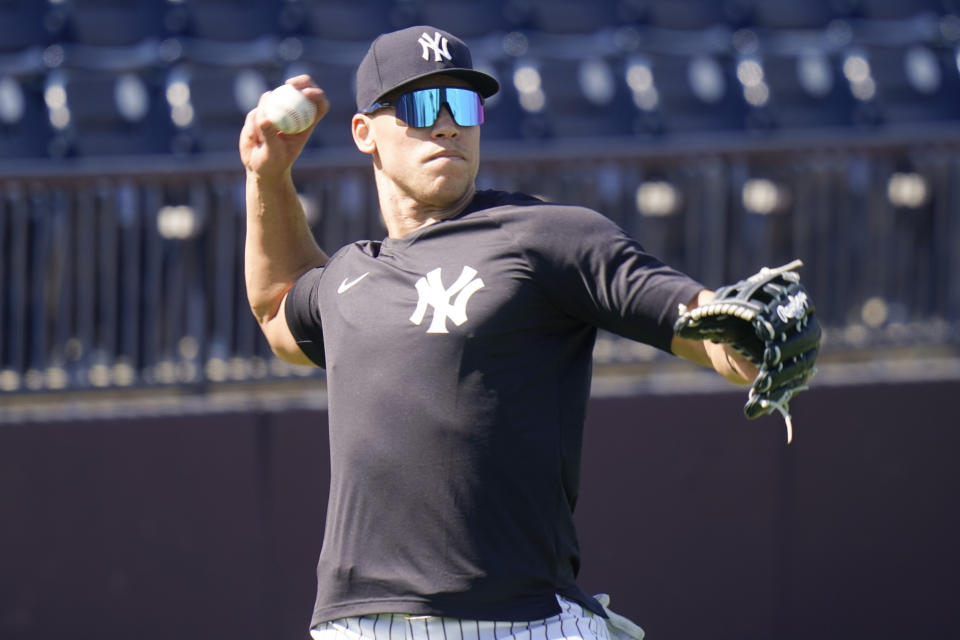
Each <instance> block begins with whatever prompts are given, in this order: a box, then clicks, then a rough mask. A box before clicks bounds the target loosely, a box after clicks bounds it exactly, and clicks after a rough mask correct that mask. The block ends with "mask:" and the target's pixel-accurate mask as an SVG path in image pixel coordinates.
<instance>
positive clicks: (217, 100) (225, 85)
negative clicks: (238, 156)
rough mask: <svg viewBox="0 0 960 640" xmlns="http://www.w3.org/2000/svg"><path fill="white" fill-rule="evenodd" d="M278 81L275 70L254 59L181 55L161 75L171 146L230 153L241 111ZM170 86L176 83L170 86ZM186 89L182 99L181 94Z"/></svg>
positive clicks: (180, 149) (243, 113) (240, 123)
mask: <svg viewBox="0 0 960 640" xmlns="http://www.w3.org/2000/svg"><path fill="white" fill-rule="evenodd" d="M281 82H282V80H281V79H280V77H279V75H278V71H277V70H276V69H273V68H261V67H257V66H254V65H250V66H246V65H230V64H226V62H225V63H224V64H216V63H213V62H209V63H208V62H199V61H192V60H191V61H186V62H184V63H183V64H182V65H180V66H178V67H176V68H174V69H172V70H171V71H170V73H169V75H168V76H167V79H166V84H167V87H168V100H170V98H171V97H173V100H172V101H170V102H169V108H170V117H171V118H172V119H173V121H174V125H175V126H176V128H177V132H178V133H177V134H175V142H174V147H175V149H174V150H175V151H177V152H201V153H210V152H222V153H236V150H237V141H238V140H239V137H240V129H242V128H243V123H244V120H245V118H246V114H247V111H249V110H250V109H252V108H253V107H254V106H256V103H257V100H258V99H259V97H260V95H261V94H262V93H263V92H264V91H267V90H269V89H271V88H273V87H275V86H277V85H279V84H280V83H281ZM171 87H179V88H178V89H176V90H174V91H171ZM184 88H185V89H186V94H187V96H188V99H186V100H183V99H180V98H177V97H175V96H178V95H182V94H183V93H184Z"/></svg>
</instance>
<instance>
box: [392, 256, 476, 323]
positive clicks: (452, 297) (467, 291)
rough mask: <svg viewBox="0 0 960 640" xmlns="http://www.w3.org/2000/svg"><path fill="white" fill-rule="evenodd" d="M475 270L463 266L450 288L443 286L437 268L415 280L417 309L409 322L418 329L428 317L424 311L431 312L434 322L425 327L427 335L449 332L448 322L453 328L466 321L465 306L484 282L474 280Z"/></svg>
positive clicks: (441, 277)
mask: <svg viewBox="0 0 960 640" xmlns="http://www.w3.org/2000/svg"><path fill="white" fill-rule="evenodd" d="M476 275H477V270H476V269H474V268H472V267H467V266H465V267H463V269H462V270H461V271H460V276H459V277H458V278H457V279H456V281H454V283H453V284H452V285H450V287H444V286H443V276H442V274H441V269H440V267H437V268H436V269H434V270H433V271H430V272H429V273H427V275H425V276H424V277H422V278H420V279H419V280H417V285H416V287H417V295H418V296H419V299H418V300H417V308H416V309H415V310H414V312H413V315H412V316H410V322H412V323H413V324H415V325H417V326H420V325H421V323H423V320H424V318H425V317H426V315H427V310H428V309H430V308H432V309H433V320H432V321H431V322H430V326H429V327H427V333H449V331H448V330H447V320H450V321H451V322H453V324H455V325H456V326H458V327H459V326H460V325H462V324H463V323H464V322H466V321H467V303H468V302H469V301H470V297H471V296H472V295H473V294H475V293H476V292H477V291H479V290H480V289H482V288H483V280H482V279H480V278H477V277H475V276H476Z"/></svg>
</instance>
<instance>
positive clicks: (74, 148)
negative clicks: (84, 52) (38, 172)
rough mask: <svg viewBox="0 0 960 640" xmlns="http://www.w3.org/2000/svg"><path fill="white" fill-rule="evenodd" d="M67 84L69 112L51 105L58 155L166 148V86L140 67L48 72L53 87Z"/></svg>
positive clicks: (54, 146)
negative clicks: (62, 112)
mask: <svg viewBox="0 0 960 640" xmlns="http://www.w3.org/2000/svg"><path fill="white" fill-rule="evenodd" d="M52 86H61V87H62V89H63V91H64V92H65V94H64V96H65V100H66V107H67V109H68V112H67V113H68V114H69V118H65V119H60V118H59V117H58V116H57V115H54V114H53V107H52V106H50V105H48V107H49V109H50V110H49V113H50V114H51V116H50V117H51V120H52V121H54V122H55V123H56V125H55V126H54V131H55V135H54V138H53V140H52V142H51V149H50V153H51V155H54V156H64V155H77V156H84V157H91V156H116V155H143V154H151V153H164V152H166V151H167V150H168V148H167V146H168V145H167V134H168V133H169V127H168V126H166V121H165V119H164V112H163V109H162V98H161V96H160V90H161V88H160V86H159V85H158V83H157V82H156V81H155V79H154V78H152V77H151V76H150V75H149V74H148V73H140V72H137V71H134V70H92V69H86V70H81V69H67V70H64V71H63V73H62V74H56V76H55V75H54V74H51V76H50V77H48V89H49V88H50V87H52Z"/></svg>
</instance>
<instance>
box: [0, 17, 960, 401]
mask: <svg viewBox="0 0 960 640" xmlns="http://www.w3.org/2000/svg"><path fill="white" fill-rule="evenodd" d="M958 10H960V7H958V6H956V3H954V2H949V1H947V0H943V1H941V0H922V1H921V0H806V1H804V2H792V1H790V0H724V1H720V0H583V1H580V0H561V1H557V0H495V1H494V2H480V1H476V2H473V1H470V0H450V1H441V0H375V1H373V2H356V1H354V0H322V1H321V0H242V1H237V0H230V1H227V0H129V1H128V0H124V1H121V0H0V250H2V251H0V390H6V391H18V390H20V391H22V390H43V389H49V388H87V387H99V386H117V385H121V386H122V385H126V384H148V385H149V384H180V383H185V382H189V383H193V382H196V381H198V380H205V379H206V380H229V379H241V378H243V379H246V378H250V377H257V376H260V377H270V376H280V377H282V376H285V375H299V374H296V373H292V372H291V370H290V369H289V368H285V367H283V366H281V365H279V364H277V363H275V362H273V360H271V356H270V354H269V352H268V350H267V349H266V348H265V346H264V344H263V341H262V340H261V339H260V338H259V335H258V333H257V330H256V327H255V326H254V324H253V322H252V318H250V317H248V316H249V314H248V313H247V312H246V310H245V298H244V295H243V290H242V284H241V283H240V282H239V280H238V277H239V276H238V274H240V273H241V272H242V269H241V268H240V265H239V261H240V257H239V256H240V255H241V252H239V249H238V247H240V246H241V237H242V209H243V201H242V197H241V195H240V194H241V193H242V175H238V174H237V172H238V169H239V166H238V165H239V163H238V160H237V159H236V138H237V135H238V133H239V130H240V127H241V126H242V123H243V119H244V115H245V113H246V112H247V110H249V109H250V108H251V107H252V106H253V105H254V104H255V102H256V100H257V98H258V97H259V95H260V94H261V93H262V92H263V91H265V90H267V89H269V88H270V87H272V86H275V85H277V84H279V83H281V82H282V81H283V79H284V78H285V77H289V76H290V75H293V74H294V73H300V72H307V73H310V74H312V75H313V76H314V77H315V78H316V79H317V81H318V82H319V83H320V84H321V85H322V86H323V87H324V88H325V89H326V90H327V92H328V94H329V95H330V97H331V112H330V114H329V115H328V117H327V122H325V123H324V125H322V126H321V127H318V129H317V131H316V133H315V134H314V136H313V138H312V139H311V141H310V143H309V146H308V147H307V150H306V152H305V155H304V157H303V159H302V161H301V163H300V164H299V165H298V167H302V170H301V174H302V175H303V176H304V178H305V179H307V178H309V181H308V184H304V197H305V199H306V200H308V201H309V204H310V205H311V206H312V207H313V209H314V210H315V213H316V218H315V219H314V220H313V224H314V228H315V229H316V231H317V233H318V235H322V237H323V238H324V240H325V243H329V244H331V245H332V244H338V243H343V242H348V241H351V240H353V239H356V238H357V237H360V236H362V235H377V234H380V233H382V229H381V227H380V226H379V221H378V218H377V214H376V210H375V206H374V205H373V201H372V199H371V197H370V188H371V187H370V184H369V180H368V176H367V171H368V169H367V168H366V167H365V166H364V165H363V161H362V158H358V157H357V154H356V152H355V150H353V149H352V141H351V138H350V133H349V119H350V117H351V116H352V114H353V111H354V104H353V98H352V96H353V73H354V69H355V66H356V64H357V63H358V62H359V60H360V58H361V57H362V55H363V53H364V51H365V50H366V48H367V46H368V44H369V42H370V40H371V39H372V38H373V37H375V36H376V35H377V34H378V33H381V32H383V31H386V30H391V29H394V28H400V27H405V26H409V25H414V24H434V25H436V26H439V27H442V28H447V29H449V30H451V31H453V32H455V33H458V34H460V35H461V36H462V37H464V38H465V39H466V40H467V41H468V42H469V43H470V44H471V47H472V49H473V51H474V57H475V63H476V64H477V66H478V67H481V68H483V69H485V70H487V71H489V72H490V73H493V74H494V75H496V76H497V77H498V79H499V80H500V82H501V85H502V91H501V93H500V95H498V96H496V97H495V98H494V99H491V100H490V101H489V102H488V105H487V123H486V124H485V125H484V137H485V141H486V142H485V144H488V145H489V154H488V158H489V160H490V164H489V167H490V168H489V169H487V168H485V169H484V170H483V172H482V173H481V182H482V183H483V186H498V187H503V188H517V189H524V190H528V191H531V192H534V193H541V194H546V195H549V196H551V197H555V198H560V199H569V200H571V201H577V202H582V203H584V204H587V205H591V206H596V207H597V208H598V209H600V210H602V211H604V212H605V213H607V214H608V215H610V216H611V217H612V218H614V219H615V220H617V221H618V222H619V223H621V224H622V225H623V226H624V227H625V228H627V229H628V230H629V231H630V232H631V233H636V234H638V235H639V236H641V237H643V238H645V239H647V241H648V242H649V243H650V244H651V248H652V249H656V250H658V251H660V252H661V253H662V254H663V255H664V256H666V257H669V258H670V259H671V260H675V261H676V262H677V263H678V264H679V265H680V266H683V267H686V268H688V269H689V270H691V272H693V273H695V274H696V275H700V276H701V277H705V278H706V277H711V278H717V279H720V278H721V277H727V278H729V277H732V276H734V275H736V274H740V273H743V272H744V271H748V270H750V269H751V268H753V267H755V266H758V264H759V263H766V262H770V261H777V260H784V261H785V260H786V259H789V258H791V257H794V255H795V254H808V255H809V256H810V258H809V262H810V264H811V267H810V274H809V276H810V279H811V282H812V287H813V288H814V289H815V290H816V289H818V288H819V289H821V291H822V292H821V293H820V296H821V299H822V300H824V302H825V303H826V304H825V305H824V310H823V315H824V317H825V319H826V320H827V322H828V324H829V325H830V326H832V327H833V328H834V329H835V331H834V332H833V333H832V336H833V340H832V344H833V345H835V347H834V348H837V349H839V348H841V347H843V346H844V345H852V346H856V345H859V344H863V342H864V340H874V341H880V342H883V341H887V342H891V343H895V344H912V343H913V342H916V341H921V342H928V343H933V344H949V345H954V344H956V342H957V340H958V338H957V335H958V333H960V285H958V282H960V274H958V272H957V267H956V264H955V263H956V259H955V258H953V257H952V255H953V254H954V253H955V250H953V249H951V247H954V248H955V246H957V245H956V244H955V243H956V242H957V241H958V240H960V237H958V233H960V232H958V231H957V225H956V223H955V222H952V217H951V215H952V214H951V209H950V206H951V204H952V203H953V202H955V201H956V199H957V197H958V195H960V194H958V192H957V189H958V187H957V186H956V185H955V184H954V183H955V182H956V181H955V180H951V179H950V178H951V176H952V175H953V172H955V162H956V161H955V160H954V159H953V155H952V150H953V148H954V147H953V145H956V143H957V141H958V140H960V134H958V131H960V99H958V98H960V71H958V59H960V58H958V47H960V13H958ZM584 159H586V160H584ZM485 166H486V165H485ZM901 175H905V176H907V179H905V180H901V181H899V182H896V180H895V178H896V176H901ZM911 176H912V177H911ZM758 180H760V182H758ZM911 180H912V182H911ZM645 182H656V185H657V186H656V187H655V188H654V189H650V190H646V191H644V192H643V196H642V198H648V197H653V196H651V194H654V196H657V197H660V198H664V197H672V198H674V200H669V202H674V203H675V206H672V207H668V206H663V202H662V201H660V204H657V203H656V202H655V203H654V204H653V205H650V203H646V204H644V205H643V206H641V204H640V200H641V195H640V191H639V187H640V186H641V185H642V184H644V183H645ZM894 182H896V185H898V186H897V187H896V189H894V187H893V186H892V185H894ZM771 185H772V187H771ZM671 189H673V191H671ZM762 189H767V191H762ZM891 189H892V190H893V191H896V192H897V193H900V192H901V191H902V192H903V194H905V195H906V196H911V194H912V195H913V196H914V198H913V200H911V199H910V198H909V197H906V199H900V200H896V199H891V198H892V197H893V196H892V195H891V193H892V191H891ZM897 189H900V191H897ZM911 189H912V191H911ZM758 190H759V191H758ZM747 191H750V193H754V192H756V193H761V194H762V193H768V192H769V193H771V194H773V196H777V197H779V198H780V200H781V203H780V204H779V205H778V206H775V207H771V208H770V209H769V210H766V211H757V210H756V206H754V205H751V206H754V208H750V207H748V206H746V205H744V201H745V198H746V195H745V194H746V193H747ZM671 193H673V195H672V196H671V195H670V194H671ZM778 194H779V195H778ZM918 194H919V195H918ZM911 203H913V204H911ZM761 209H762V207H761ZM161 212H162V213H163V215H162V216H161V215H160V213H161ZM658 212H659V213H658ZM178 216H179V217H178ZM851 221H856V222H855V223H854V222H851ZM87 225H92V226H87ZM164 225H166V226H164ZM177 225H180V226H179V227H178V226H177ZM184 228H185V229H187V230H188V231H189V232H183V233H181V232H180V231H177V229H184ZM861 228H865V229H869V230H870V231H871V234H870V236H869V237H870V239H871V244H870V246H867V245H866V244H865V242H866V241H865V240H864V238H863V235H862V234H858V231H857V230H858V229H861ZM903 229H906V230H907V233H908V236H909V237H910V238H911V241H910V242H909V243H906V242H905V241H904V240H902V237H903V236H901V235H890V234H893V233H894V232H898V231H901V230H903ZM711 234H724V235H723V238H724V242H721V243H717V242H716V241H715V240H714V237H713V236H712V235H711ZM951 243H954V244H951ZM718 244H719V245H724V244H725V245H731V244H735V245H737V246H738V247H744V248H749V249H750V250H751V251H754V253H749V252H748V251H746V250H743V251H738V252H725V251H724V250H723V249H722V248H718V246H717V245H718ZM131 247H136V248H135V249H134V248H131ZM762 248H766V251H767V253H759V251H760V250H761V249H762ZM871 251H878V252H880V254H881V257H879V258H872V257H871ZM734 253H735V254H736V255H733V254H734ZM91 256H96V260H92V259H91ZM884 260H887V261H888V263H889V264H897V265H899V269H900V270H899V271H897V272H896V273H893V272H892V271H890V270H889V269H886V268H885V269H882V270H881V271H880V272H879V275H878V273H877V271H876V270H873V271H871V270H870V269H869V268H867V267H865V265H870V264H873V262H874V261H881V262H883V261H884ZM885 264H886V263H885ZM931 274H936V277H933V276H932V275H931ZM922 277H926V278H927V279H926V280H925V282H928V283H929V286H928V287H925V288H917V287H911V286H910V285H909V283H910V282H912V280H911V278H922ZM219 282H229V283H230V284H229V286H225V287H223V288H220V287H218V286H216V285H215V283H219ZM712 284H719V282H712ZM156 291H162V292H163V293H162V296H163V297H162V298H160V299H158V298H154V297H151V296H153V295H154V293H152V292H156ZM877 300H879V301H880V304H881V308H882V309H883V310H884V313H882V314H880V315H879V316H878V315H877V314H876V313H874V314H873V315H871V314H866V315H864V312H863V309H864V305H867V304H868V303H872V302H876V301H877ZM906 308H909V309H911V310H912V311H911V313H909V314H906V315H905V312H903V311H902V310H903V309H906ZM870 309H874V310H875V309H876V304H874V306H872V307H870ZM131 323H133V324H134V325H136V326H135V328H132V327H131ZM911 323H912V324H911ZM894 325H896V327H895V326H894ZM851 327H852V328H851ZM897 327H899V328H897ZM904 327H908V328H909V329H905V328H904ZM864 336H867V338H864ZM828 349H829V345H828Z"/></svg>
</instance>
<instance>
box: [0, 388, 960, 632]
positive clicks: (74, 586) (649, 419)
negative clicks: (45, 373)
mask: <svg viewBox="0 0 960 640" xmlns="http://www.w3.org/2000/svg"><path fill="white" fill-rule="evenodd" d="M958 391H960V385H958V384H957V383H955V382H949V383H947V382H944V383H936V384H923V385H920V384H916V385H898V386H893V385H888V386H884V385H879V386H852V387H836V388H822V389H821V388H817V389H815V391H814V392H810V393H807V394H804V395H803V396H801V398H800V399H798V400H797V401H796V402H795V405H796V406H795V408H794V409H795V413H794V418H795V423H796V436H795V441H794V443H793V444H792V445H791V446H789V447H787V446H786V445H785V443H784V439H785V434H784V429H783V425H782V421H780V420H779V418H774V417H765V418H762V419H760V420H757V421H746V420H744V419H743V418H742V417H741V414H740V409H741V406H742V402H743V396H742V394H741V393H740V392H739V391H734V392H731V393H723V394H719V395H717V394H714V395H690V396H641V397H623V398H605V399H599V398H598V399H594V400H593V401H592V406H591V412H590V417H589V423H588V428H587V436H586V442H585V451H584V469H583V481H582V492H581V498H580V504H579V506H578V511H577V518H578V523H579V527H580V534H581V546H582V552H583V563H584V564H583V568H582V572H581V584H582V585H583V586H584V587H585V588H586V589H587V590H589V591H592V592H598V591H608V592H610V593H611V594H612V597H613V605H612V606H613V608H614V610H616V611H619V612H621V613H623V614H625V615H628V616H631V617H633V618H634V619H635V620H636V621H637V622H638V623H640V624H641V625H642V626H644V627H645V628H646V629H647V631H648V634H649V637H651V638H653V639H658V638H663V639H667V638H701V637H702V638H711V639H714V640H716V639H720V638H730V639H737V640H749V639H757V640H769V639H770V638H778V639H787V640H788V639H792V638H797V639H800V638H809V637H817V638H821V639H826V638H838V639H839V638H868V637H869V638H871V639H874V640H876V639H882V638H891V639H892V638H902V637H915V638H924V639H925V640H932V639H937V638H944V639H946V638H952V637H955V635H954V634H955V633H956V630H957V629H958V628H960V606H958V602H960V544H958V541H960V473H958V471H957V464H956V462H955V457H956V452H957V450H958V448H960V429H958V426H960V412H958V411H957V410H956V409H955V408H952V407H954V406H955V405H954V404H953V402H952V401H953V400H954V396H956V394H957V393H958ZM325 418H326V416H325V414H324V413H323V412H322V411H313V410H292V411H288V412H268V411H263V412H252V413H251V412H243V413H240V412H238V413H216V414H212V415H203V416H198V415H193V416H180V417H144V418H136V419H123V420H121V419H117V420H112V421H97V422H92V421H74V422H65V421H57V422H49V423H39V422H33V423H29V424H20V425H10V424H6V425H0V638H2V639H3V640H8V639H9V640H28V639H29V640H48V639H51V638H57V637H70V638H79V639H82V638H96V639H98V640H109V639H113V638H116V639H120V638H124V639H125V638H130V637H136V638H138V639H140V640H153V639H156V640H170V639H173V638H176V639H177V640H189V639H192V638H197V639H201V638H202V639H204V640H209V639H212V638H216V639H220V638H223V639H227V638H229V639H230V640H245V639H247V638H249V639H251V640H253V639H254V638H257V639H262V638H272V639H279V640H287V639H290V640H305V638H306V626H307V621H308V619H309V615H310V609H311V606H312V602H313V590H314V574H313V568H314V564H315V562H316V556H317V553H318V552H319V549H320V544H321V535H322V527H323V521H324V517H325V506H326V489H327V481H328V476H329V466H328V464H327V446H326V424H325Z"/></svg>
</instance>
